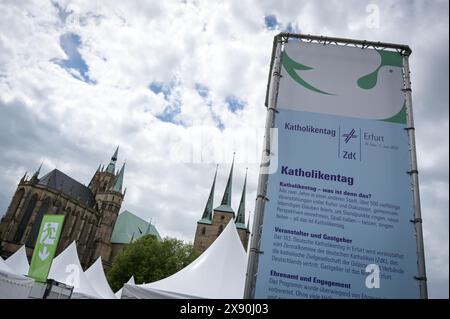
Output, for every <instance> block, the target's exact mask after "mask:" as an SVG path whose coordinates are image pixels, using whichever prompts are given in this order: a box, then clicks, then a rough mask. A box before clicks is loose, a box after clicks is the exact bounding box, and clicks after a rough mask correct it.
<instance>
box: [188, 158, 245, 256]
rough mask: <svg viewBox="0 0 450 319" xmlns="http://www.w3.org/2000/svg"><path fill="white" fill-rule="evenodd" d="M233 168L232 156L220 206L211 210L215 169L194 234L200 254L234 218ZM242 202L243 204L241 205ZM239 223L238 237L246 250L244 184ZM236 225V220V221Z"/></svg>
mask: <svg viewBox="0 0 450 319" xmlns="http://www.w3.org/2000/svg"><path fill="white" fill-rule="evenodd" d="M233 168H234V156H233V162H232V164H231V169H230V174H229V176H228V181H227V185H226V187H225V192H224V194H223V197H222V201H221V203H220V206H218V207H216V208H215V209H214V210H213V201H214V188H215V184H216V177H217V169H216V173H215V175H214V180H213V184H212V187H211V191H210V194H209V197H208V201H207V202H206V207H205V210H204V212H203V215H202V218H201V219H200V220H199V221H198V222H197V230H196V232H195V238H194V247H195V248H196V249H197V250H199V251H200V252H203V251H205V250H206V249H207V248H208V247H209V246H210V245H211V244H212V243H213V242H214V240H216V238H217V237H219V235H220V234H221V233H222V231H223V229H224V228H225V226H226V225H227V224H228V223H229V222H230V220H232V219H234V218H235V213H234V210H233V209H232V208H231V194H232V184H233ZM242 202H244V204H242ZM238 218H239V221H242V226H239V227H238V224H236V227H238V233H239V237H240V238H241V241H242V244H243V245H244V248H245V249H247V243H248V235H249V234H250V232H249V231H248V227H245V225H244V224H245V183H244V191H243V193H242V198H241V205H240V206H239V213H238ZM236 223H238V219H236Z"/></svg>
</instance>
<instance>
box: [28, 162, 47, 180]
mask: <svg viewBox="0 0 450 319" xmlns="http://www.w3.org/2000/svg"><path fill="white" fill-rule="evenodd" d="M43 163H44V162H41V165H39V168H38V169H37V171H36V172H34V174H33V176H31V179H30V181H31V182H32V183H37V182H38V181H39V178H38V177H39V174H40V173H41V168H42V164H43Z"/></svg>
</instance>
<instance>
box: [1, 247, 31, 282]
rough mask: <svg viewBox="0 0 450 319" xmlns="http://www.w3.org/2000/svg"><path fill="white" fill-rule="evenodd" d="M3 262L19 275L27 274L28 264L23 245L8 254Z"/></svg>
mask: <svg viewBox="0 0 450 319" xmlns="http://www.w3.org/2000/svg"><path fill="white" fill-rule="evenodd" d="M5 263H6V264H7V265H8V266H9V267H10V268H11V269H14V271H15V272H16V273H18V274H19V275H28V270H29V269H30V264H29V263H28V258H27V251H26V249H25V245H22V247H20V248H19V249H18V250H17V251H16V252H15V253H14V254H12V255H11V256H9V258H8V259H6V260H5Z"/></svg>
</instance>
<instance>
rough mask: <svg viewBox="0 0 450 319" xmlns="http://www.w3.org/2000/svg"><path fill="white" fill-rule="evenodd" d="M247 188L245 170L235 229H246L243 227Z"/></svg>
mask: <svg viewBox="0 0 450 319" xmlns="http://www.w3.org/2000/svg"><path fill="white" fill-rule="evenodd" d="M246 186H247V170H246V171H245V180H244V187H243V189H242V196H241V202H240V203H239V209H238V213H237V217H236V228H238V229H239V228H241V229H246V227H245V189H246Z"/></svg>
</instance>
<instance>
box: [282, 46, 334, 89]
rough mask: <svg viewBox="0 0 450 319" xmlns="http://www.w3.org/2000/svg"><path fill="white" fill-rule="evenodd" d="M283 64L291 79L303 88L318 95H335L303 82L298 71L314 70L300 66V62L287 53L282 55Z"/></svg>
mask: <svg viewBox="0 0 450 319" xmlns="http://www.w3.org/2000/svg"><path fill="white" fill-rule="evenodd" d="M281 61H282V64H283V67H284V69H285V70H286V72H287V73H288V74H289V75H290V76H291V78H292V79H293V80H294V81H295V82H297V83H298V84H300V85H301V86H303V87H305V88H307V89H308V90H311V91H314V92H317V93H321V94H326V95H335V94H333V93H329V92H325V91H322V90H320V89H318V88H316V87H314V86H312V85H311V84H309V83H308V82H306V81H305V80H303V79H302V78H301V77H300V76H299V75H298V74H297V70H300V71H308V70H313V68H312V67H309V66H306V65H303V64H300V63H298V62H295V61H294V60H292V59H291V58H290V57H289V56H288V55H287V53H286V51H285V52H283V55H282V59H281Z"/></svg>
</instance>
